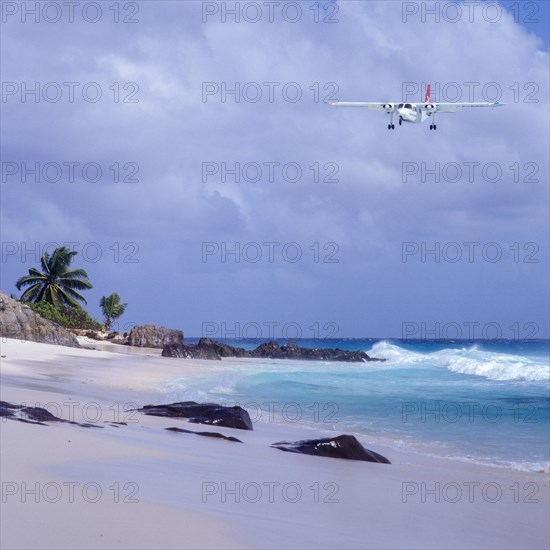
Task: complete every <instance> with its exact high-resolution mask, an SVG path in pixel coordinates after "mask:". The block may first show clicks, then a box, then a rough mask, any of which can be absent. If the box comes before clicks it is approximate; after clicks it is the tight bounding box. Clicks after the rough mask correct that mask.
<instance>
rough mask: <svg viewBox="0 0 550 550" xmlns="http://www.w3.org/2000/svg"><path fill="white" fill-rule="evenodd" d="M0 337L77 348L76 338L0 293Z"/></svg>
mask: <svg viewBox="0 0 550 550" xmlns="http://www.w3.org/2000/svg"><path fill="white" fill-rule="evenodd" d="M0 336H2V337H3V338H16V339H18V340H23V341H31V342H42V343H45V344H58V345H60V346H70V347H73V348H78V347H80V345H79V344H78V341H77V339H76V336H75V335H74V334H73V333H72V332H69V331H68V330H67V329H66V328H64V327H62V326H61V325H59V324H57V323H54V322H53V321H49V320H48V319H44V318H43V317H41V316H40V315H38V314H37V313H35V312H34V311H33V310H32V309H31V308H30V307H29V306H27V305H25V304H22V303H21V302H18V301H17V300H14V299H12V298H10V297H9V296H6V295H5V294H3V293H2V292H0Z"/></svg>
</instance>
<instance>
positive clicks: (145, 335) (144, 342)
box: [128, 325, 183, 348]
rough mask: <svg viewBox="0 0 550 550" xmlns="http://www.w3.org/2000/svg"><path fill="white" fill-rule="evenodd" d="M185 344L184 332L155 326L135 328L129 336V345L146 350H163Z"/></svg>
mask: <svg viewBox="0 0 550 550" xmlns="http://www.w3.org/2000/svg"><path fill="white" fill-rule="evenodd" d="M172 344H183V332H182V331H181V330H174V329H170V328H165V327H156V326H155V325H141V326H139V325H138V326H135V327H134V328H133V329H132V330H131V331H130V334H129V335H128V345H130V346H139V347H145V348H163V347H164V346H167V345H172Z"/></svg>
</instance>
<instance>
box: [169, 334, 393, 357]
mask: <svg viewBox="0 0 550 550" xmlns="http://www.w3.org/2000/svg"><path fill="white" fill-rule="evenodd" d="M162 356H163V357H182V358H184V359H221V358H222V357H249V358H261V359H300V360H304V359H305V360H310V361H345V362H354V363H361V362H364V361H385V359H377V358H375V357H370V356H369V355H367V354H366V353H365V352H364V351H345V350H341V349H339V348H336V349H330V348H301V347H299V346H297V345H296V344H283V345H282V346H280V345H279V344H278V343H277V342H265V343H264V344H261V345H260V346H258V347H257V348H256V349H254V350H252V351H248V350H245V349H243V348H235V347H233V346H228V345H227V344H221V343H219V342H215V341H214V340H210V339H209V338H201V339H200V340H199V343H198V344H168V345H166V346H164V348H163V349H162Z"/></svg>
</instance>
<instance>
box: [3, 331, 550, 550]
mask: <svg viewBox="0 0 550 550" xmlns="http://www.w3.org/2000/svg"><path fill="white" fill-rule="evenodd" d="M100 346H102V347H103V349H101V350H99V349H78V348H65V347H62V346H56V345H49V344H40V343H34V342H22V341H20V340H14V339H3V341H2V344H1V355H2V359H1V400H2V401H6V402H9V403H15V404H26V405H27V406H40V407H44V408H46V409H47V410H48V411H50V412H51V413H52V414H55V415H56V416H59V417H61V418H64V419H66V420H70V421H73V422H78V423H83V422H84V423H88V424H91V425H92V427H87V428H85V427H82V426H80V425H77V424H71V423H48V425H37V424H31V423H24V422H18V421H14V420H12V419H2V422H1V424H0V426H1V449H2V451H1V452H2V454H1V478H2V505H1V524H2V534H1V544H0V546H1V547H2V548H143V549H146V548H265V549H271V548H334V549H338V548H495V549H496V548H547V546H548V541H549V537H550V533H549V524H548V515H549V511H550V508H549V482H548V474H547V473H540V472H522V471H517V470H512V469H507V468H497V467H491V466H485V465H480V464H476V463H473V462H466V461H463V460H452V459H449V458H439V457H434V456H429V455H423V454H421V453H418V452H411V451H410V450H409V449H406V448H404V449H401V450H400V449H398V448H395V447H391V446H388V447H384V446H381V444H380V442H376V441H369V440H368V439H366V438H364V439H361V443H362V444H363V445H364V446H365V447H367V448H369V449H371V450H373V451H375V452H377V453H380V454H382V455H384V456H385V457H387V458H388V459H389V460H390V461H391V465H387V464H377V463H369V462H359V461H350V460H341V459H333V458H323V457H315V456H305V455H299V454H294V453H286V452H281V451H279V450H277V449H274V448H272V447H270V445H271V444H272V443H274V442H278V441H282V440H287V441H297V440H300V439H306V438H313V437H325V436H326V426H319V430H318V433H317V434H316V433H315V426H313V427H312V426H311V425H308V426H305V425H304V426H302V425H301V424H300V423H299V422H286V423H285V422H280V421H279V422H271V421H270V418H269V417H268V416H267V415H264V416H262V418H260V419H258V420H257V421H255V422H254V430H253V431H244V430H237V429H230V428H221V427H215V426H209V425H202V424H201V425H199V424H191V423H189V422H187V421H186V420H184V419H180V418H161V417H154V416H146V415H143V414H141V413H139V412H136V411H134V410H132V409H135V408H137V407H141V406H143V405H145V404H150V403H151V404H161V403H168V402H170V401H169V400H168V399H167V395H166V383H167V382H168V381H170V380H173V379H177V378H178V377H179V376H182V375H186V376H191V377H201V376H203V375H208V376H212V375H213V374H214V375H215V374H216V373H220V376H221V375H222V373H223V372H224V369H227V368H229V367H231V365H232V364H235V363H232V362H240V363H242V361H252V360H249V359H246V360H244V359H241V360H236V359H224V360H222V361H201V360H190V359H172V358H163V357H161V356H160V350H153V349H133V348H128V347H124V346H116V345H109V344H101V345H100ZM100 427H101V428H100ZM168 427H180V428H185V429H188V430H191V431H195V432H199V431H203V432H204V431H212V432H219V433H222V434H224V435H226V436H233V437H237V438H238V439H240V440H241V441H242V443H236V442H232V441H226V440H222V439H214V438H208V437H202V436H199V435H195V434H189V433H173V432H169V431H166V428H168ZM339 433H340V432H337V433H336V435H339Z"/></svg>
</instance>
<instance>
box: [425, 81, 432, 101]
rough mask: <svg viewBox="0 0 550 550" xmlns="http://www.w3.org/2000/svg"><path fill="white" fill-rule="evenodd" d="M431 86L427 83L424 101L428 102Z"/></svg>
mask: <svg viewBox="0 0 550 550" xmlns="http://www.w3.org/2000/svg"><path fill="white" fill-rule="evenodd" d="M431 87H432V85H431V84H428V89H427V90H426V99H425V100H424V103H429V102H430V88H431Z"/></svg>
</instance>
